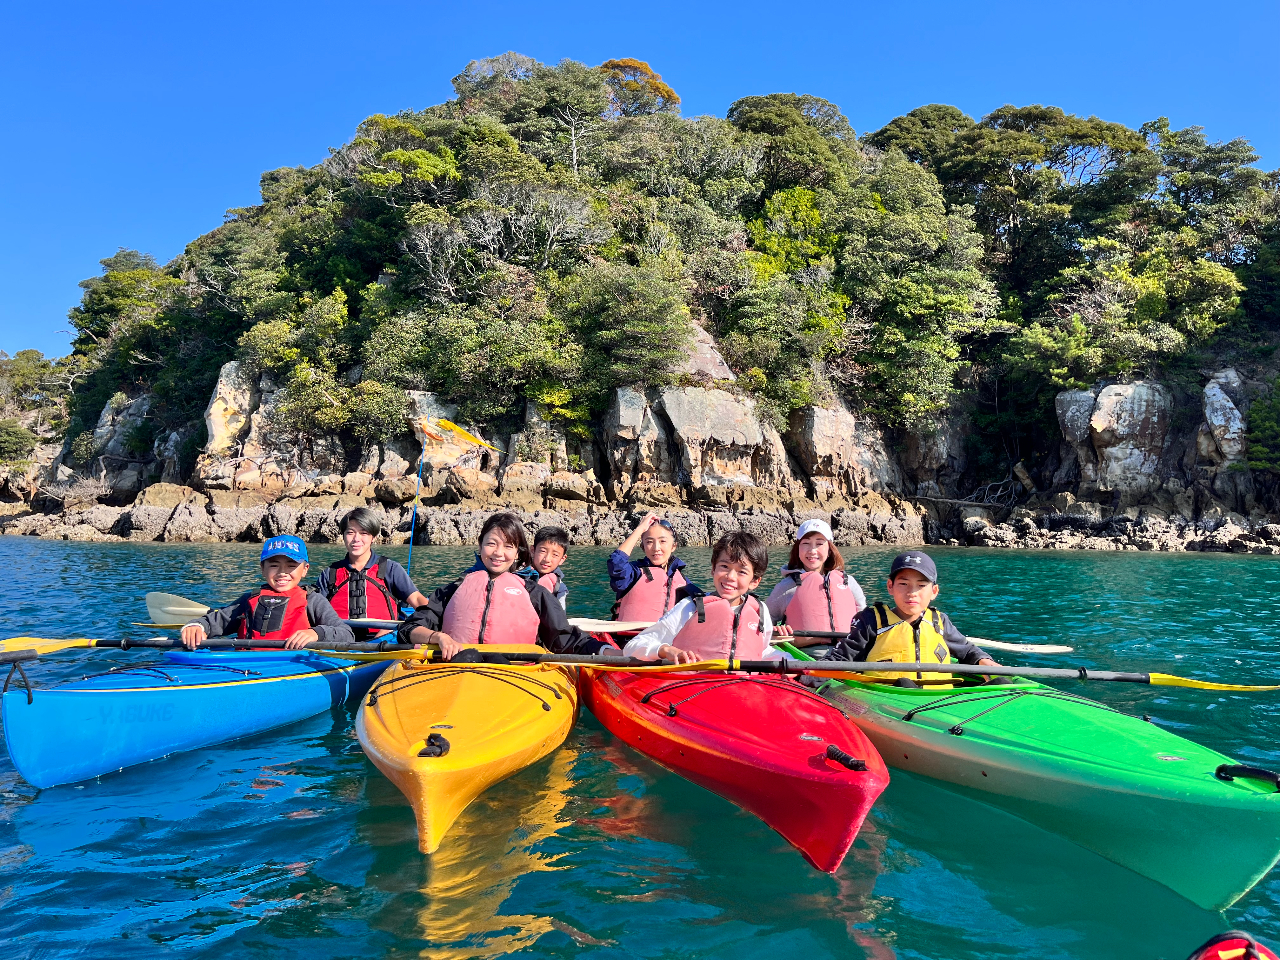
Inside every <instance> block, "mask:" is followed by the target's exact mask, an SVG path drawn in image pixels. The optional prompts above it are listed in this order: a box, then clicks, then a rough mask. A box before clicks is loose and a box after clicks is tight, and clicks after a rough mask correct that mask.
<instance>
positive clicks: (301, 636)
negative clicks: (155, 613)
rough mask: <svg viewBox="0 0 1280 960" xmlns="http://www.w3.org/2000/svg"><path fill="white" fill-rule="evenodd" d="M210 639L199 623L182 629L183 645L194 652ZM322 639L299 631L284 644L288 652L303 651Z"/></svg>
mask: <svg viewBox="0 0 1280 960" xmlns="http://www.w3.org/2000/svg"><path fill="white" fill-rule="evenodd" d="M206 639H208V634H206V633H205V632H204V627H202V626H201V625H200V624H198V623H188V624H187V625H186V626H185V627H183V628H182V645H183V646H184V647H186V648H187V649H188V650H194V649H195V648H196V647H198V646H200V644H202V643H204V642H205V640H206ZM319 639H320V635H319V634H318V633H316V632H315V631H314V630H299V631H298V632H297V633H295V634H294V635H293V636H291V637H290V638H289V639H288V640H286V641H285V642H284V648H285V649H286V650H301V649H302V648H303V647H305V646H306V645H307V644H309V643H316V642H317V641H318V640H319Z"/></svg>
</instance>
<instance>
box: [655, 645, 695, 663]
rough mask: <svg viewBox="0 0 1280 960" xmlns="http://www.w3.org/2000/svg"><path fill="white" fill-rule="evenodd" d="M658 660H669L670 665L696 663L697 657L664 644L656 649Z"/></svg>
mask: <svg viewBox="0 0 1280 960" xmlns="http://www.w3.org/2000/svg"><path fill="white" fill-rule="evenodd" d="M658 659H659V660H670V661H671V662H672V663H697V662H698V655H697V654H696V653H690V652H689V651H688V650H681V649H680V648H679V647H673V646H672V645H671V644H669V643H664V644H663V645H662V646H660V647H659V648H658Z"/></svg>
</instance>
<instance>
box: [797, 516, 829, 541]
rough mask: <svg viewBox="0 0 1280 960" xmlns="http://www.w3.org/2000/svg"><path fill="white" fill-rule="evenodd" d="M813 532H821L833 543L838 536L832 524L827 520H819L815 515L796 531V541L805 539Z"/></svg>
mask: <svg viewBox="0 0 1280 960" xmlns="http://www.w3.org/2000/svg"><path fill="white" fill-rule="evenodd" d="M811 533H820V534H822V535H823V536H824V537H826V538H827V539H828V540H830V541H831V542H832V543H835V539H836V536H835V534H834V533H832V532H831V524H829V523H827V521H825V520H819V519H818V518H817V517H814V518H813V519H812V520H806V521H805V522H804V523H802V524H800V529H799V530H797V531H796V541H797V542H799V541H801V540H803V539H804V538H805V537H807V536H808V535H809V534H811Z"/></svg>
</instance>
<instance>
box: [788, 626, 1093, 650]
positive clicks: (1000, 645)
mask: <svg viewBox="0 0 1280 960" xmlns="http://www.w3.org/2000/svg"><path fill="white" fill-rule="evenodd" d="M848 635H849V634H848V633H847V632H846V633H841V632H840V631H839V630H797V631H796V632H795V633H793V634H791V636H793V637H813V638H815V639H822V640H843V639H844V638H845V637H847V636H848ZM969 639H970V640H972V641H973V642H974V643H976V644H977V645H978V646H980V647H984V648H988V649H991V650H1014V651H1017V652H1018V653H1071V652H1073V651H1074V650H1075V647H1066V646H1063V645H1062V644H1059V643H1005V642H1004V641H1001V640H988V639H986V638H985V637H970V638H969Z"/></svg>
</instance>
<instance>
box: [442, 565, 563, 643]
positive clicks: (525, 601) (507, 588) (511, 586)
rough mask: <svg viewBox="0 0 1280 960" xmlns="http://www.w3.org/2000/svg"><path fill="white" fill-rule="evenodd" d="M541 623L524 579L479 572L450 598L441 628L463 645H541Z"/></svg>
mask: <svg viewBox="0 0 1280 960" xmlns="http://www.w3.org/2000/svg"><path fill="white" fill-rule="evenodd" d="M541 622H542V621H541V620H540V618H539V617H538V611H537V610H535V609H534V608H533V601H532V600H530V599H529V589H528V586H527V585H526V583H525V581H524V580H522V579H521V578H520V577H517V576H516V575H515V574H514V573H500V574H498V575H497V576H496V577H490V576H489V571H488V570H475V571H473V572H471V573H468V574H467V575H466V576H465V577H463V578H462V583H460V584H458V589H457V590H455V591H454V594H453V596H452V597H450V598H449V603H448V604H447V605H446V606H445V608H444V622H443V623H442V624H441V625H440V629H442V630H443V631H444V632H445V633H447V634H448V635H449V636H451V637H453V639H454V640H457V641H458V642H459V643H537V642H538V626H539V624H540V623H541Z"/></svg>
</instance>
